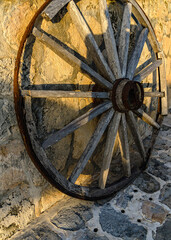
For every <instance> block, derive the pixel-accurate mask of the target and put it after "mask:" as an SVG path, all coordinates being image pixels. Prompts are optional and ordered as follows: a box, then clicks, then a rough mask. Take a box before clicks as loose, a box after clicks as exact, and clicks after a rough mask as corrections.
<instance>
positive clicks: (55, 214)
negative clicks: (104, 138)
mask: <svg viewBox="0 0 171 240" xmlns="http://www.w3.org/2000/svg"><path fill="white" fill-rule="evenodd" d="M11 239H13V240H14V239H15V240H36V239H41V240H45V239H48V240H58V239H59V240H61V239H62V240H70V239H71V240H90V239H93V240H115V239H117V240H122V239H123V240H132V239H135V240H145V239H146V240H170V239H171V111H170V114H169V115H168V116H167V117H166V118H165V119H164V121H163V124H162V127H161V131H160V133H159V135H158V137H157V140H156V143H155V146H154V149H153V153H152V156H151V161H150V164H149V167H148V169H147V170H146V171H145V172H144V173H143V174H141V176H139V178H137V179H136V180H135V182H134V183H133V184H132V185H130V186H129V187H128V188H126V189H125V190H124V191H121V192H119V193H118V194H117V195H116V196H115V197H114V198H112V199H108V200H105V201H97V202H88V201H83V200H78V199H74V198H70V197H65V198H64V199H63V200H62V201H61V202H59V203H58V204H57V205H55V206H54V207H52V208H51V209H49V210H48V211H46V212H45V213H44V214H42V215H41V216H40V217H39V218H37V219H35V220H34V221H33V222H32V223H31V224H30V225H29V226H28V227H27V228H26V229H24V230H22V231H21V232H19V233H17V234H15V235H14V236H13V237H12V238H11Z"/></svg>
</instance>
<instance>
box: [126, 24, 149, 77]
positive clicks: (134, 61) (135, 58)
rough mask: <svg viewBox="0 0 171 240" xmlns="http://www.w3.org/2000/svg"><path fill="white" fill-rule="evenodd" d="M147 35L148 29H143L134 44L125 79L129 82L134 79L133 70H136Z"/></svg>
mask: <svg viewBox="0 0 171 240" xmlns="http://www.w3.org/2000/svg"><path fill="white" fill-rule="evenodd" d="M147 35H148V28H144V29H143V30H142V31H141V33H140V36H139V38H138V41H137V42H136V45H135V48H134V51H133V54H132V56H131V59H130V61H129V63H128V67H127V73H126V77H127V78H129V79H130V80H132V79H133V77H134V74H135V70H136V68H137V65H138V62H139V59H140V56H141V53H142V50H143V47H144V44H145V41H146V39H147Z"/></svg>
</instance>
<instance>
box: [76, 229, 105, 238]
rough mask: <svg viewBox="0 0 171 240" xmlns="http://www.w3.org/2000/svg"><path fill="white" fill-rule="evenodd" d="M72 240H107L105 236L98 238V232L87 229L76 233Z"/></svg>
mask: <svg viewBox="0 0 171 240" xmlns="http://www.w3.org/2000/svg"><path fill="white" fill-rule="evenodd" d="M74 240H108V238H107V237H106V236H99V235H98V232H97V233H95V232H92V231H90V230H89V229H87V228H86V229H82V230H80V231H77V232H76V234H75V235H74Z"/></svg>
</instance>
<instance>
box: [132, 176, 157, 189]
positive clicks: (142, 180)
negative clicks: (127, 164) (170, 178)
mask: <svg viewBox="0 0 171 240" xmlns="http://www.w3.org/2000/svg"><path fill="white" fill-rule="evenodd" d="M134 185H135V186H137V187H138V188H139V189H140V190H141V191H143V192H146V193H154V192H157V191H158V190H159V189H160V184H159V183H158V182H157V181H156V180H155V179H154V178H153V177H151V176H150V175H149V174H147V173H145V172H144V173H142V174H141V175H140V176H139V177H138V178H137V179H136V180H135V181H134Z"/></svg>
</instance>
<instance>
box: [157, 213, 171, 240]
mask: <svg viewBox="0 0 171 240" xmlns="http://www.w3.org/2000/svg"><path fill="white" fill-rule="evenodd" d="M154 240H171V215H170V216H169V218H168V219H167V220H166V222H165V223H164V224H163V226H161V227H159V228H157V232H156V237H155V238H154Z"/></svg>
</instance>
